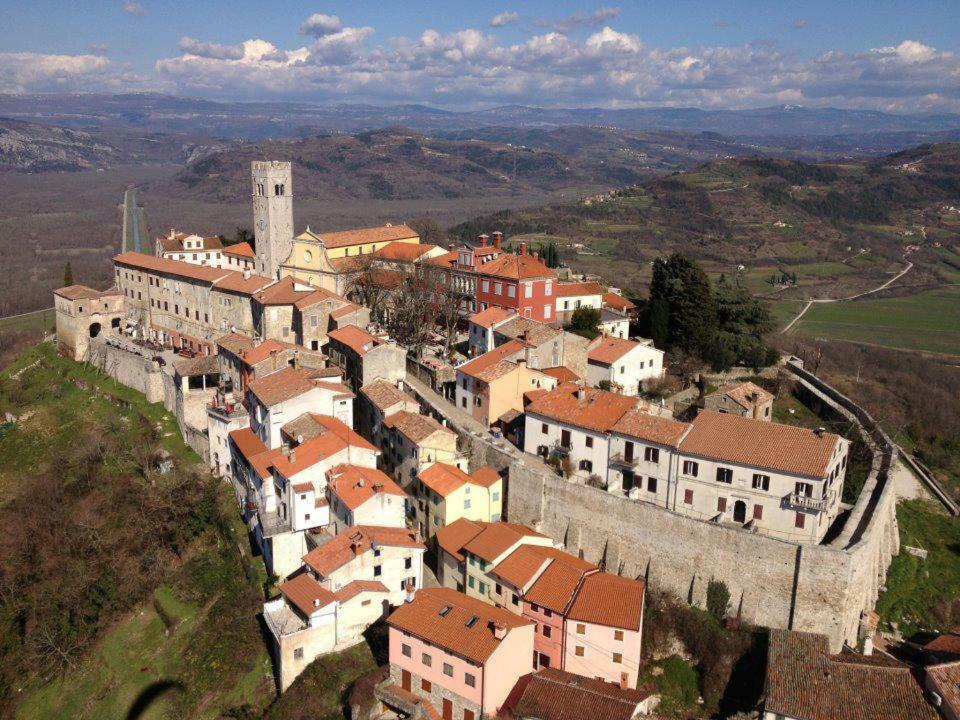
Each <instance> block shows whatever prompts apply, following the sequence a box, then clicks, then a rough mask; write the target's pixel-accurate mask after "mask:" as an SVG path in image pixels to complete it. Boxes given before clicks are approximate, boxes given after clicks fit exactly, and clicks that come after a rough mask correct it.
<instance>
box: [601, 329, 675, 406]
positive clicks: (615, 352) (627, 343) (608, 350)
mask: <svg viewBox="0 0 960 720" xmlns="http://www.w3.org/2000/svg"><path fill="white" fill-rule="evenodd" d="M664 371H665V369H664V366H663V350H657V348H655V347H654V346H653V343H652V342H649V341H648V342H635V341H633V340H627V339H625V338H619V337H613V336H610V335H600V336H598V337H597V338H595V339H594V340H593V342H591V343H590V347H589V349H588V351H587V375H586V377H587V382H589V383H590V385H592V386H593V387H599V386H600V385H601V383H603V384H606V385H607V386H608V388H609V389H612V390H615V391H616V392H619V393H620V394H621V395H636V394H638V393H639V392H640V391H641V390H642V388H643V383H645V382H646V381H648V380H659V379H660V378H662V377H663V374H664Z"/></svg>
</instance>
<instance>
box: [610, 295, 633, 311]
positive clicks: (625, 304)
mask: <svg viewBox="0 0 960 720" xmlns="http://www.w3.org/2000/svg"><path fill="white" fill-rule="evenodd" d="M602 302H603V304H604V305H606V306H607V307H609V308H612V309H614V310H620V311H621V312H628V311H630V310H635V309H636V307H637V306H636V305H634V304H633V303H632V302H630V301H629V300H627V299H626V298H625V297H623V295H617V294H616V293H612V292H608V293H604V294H603V298H602Z"/></svg>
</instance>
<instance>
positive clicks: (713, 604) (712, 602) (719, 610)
mask: <svg viewBox="0 0 960 720" xmlns="http://www.w3.org/2000/svg"><path fill="white" fill-rule="evenodd" d="M729 606H730V591H729V590H728V589H727V584H726V583H725V582H723V580H711V581H710V582H709V583H707V612H708V613H710V615H711V616H712V617H713V618H714V619H716V621H717V622H723V619H724V618H725V617H726V616H727V608H728V607H729Z"/></svg>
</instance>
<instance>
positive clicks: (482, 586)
mask: <svg viewBox="0 0 960 720" xmlns="http://www.w3.org/2000/svg"><path fill="white" fill-rule="evenodd" d="M478 586H479V587H477V590H479V591H480V593H481V594H482V595H485V594H486V592H487V584H486V583H485V582H483V581H482V580H481V581H480V582H479V583H478Z"/></svg>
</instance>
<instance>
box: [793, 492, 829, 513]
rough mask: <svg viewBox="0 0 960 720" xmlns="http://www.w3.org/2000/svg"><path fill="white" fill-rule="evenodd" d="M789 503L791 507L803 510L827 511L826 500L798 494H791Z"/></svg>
mask: <svg viewBox="0 0 960 720" xmlns="http://www.w3.org/2000/svg"><path fill="white" fill-rule="evenodd" d="M789 502H790V504H791V505H793V507H798V508H803V509H804V510H816V511H817V512H823V511H824V510H826V509H827V504H828V501H827V498H814V497H809V496H808V495H801V494H800V493H791V494H790V496H789Z"/></svg>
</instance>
